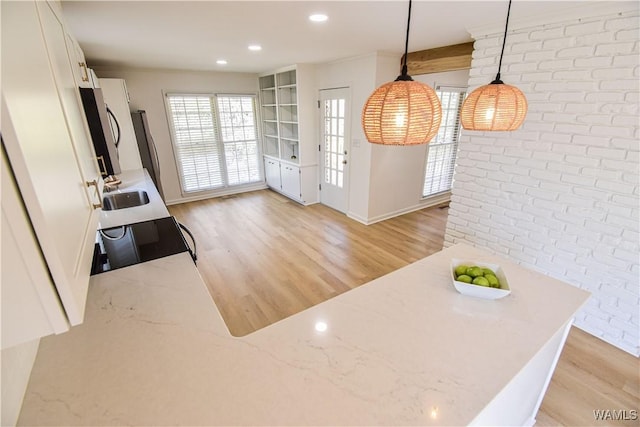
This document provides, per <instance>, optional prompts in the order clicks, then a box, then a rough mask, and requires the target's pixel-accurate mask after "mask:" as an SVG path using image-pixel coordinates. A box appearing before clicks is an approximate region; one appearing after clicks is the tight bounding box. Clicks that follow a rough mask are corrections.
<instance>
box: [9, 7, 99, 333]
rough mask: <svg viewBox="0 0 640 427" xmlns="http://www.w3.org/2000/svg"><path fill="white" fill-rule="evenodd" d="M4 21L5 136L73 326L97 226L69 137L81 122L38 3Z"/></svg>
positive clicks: (86, 280)
mask: <svg viewBox="0 0 640 427" xmlns="http://www.w3.org/2000/svg"><path fill="white" fill-rule="evenodd" d="M43 9H44V8H43ZM45 10H46V9H45ZM49 12H51V10H50V9H49ZM51 13H53V12H51ZM43 18H44V16H43ZM54 18H55V15H54ZM1 19H2V26H1V28H2V30H1V31H2V86H3V87H2V89H3V91H2V138H3V142H4V144H5V148H6V151H7V155H8V158H9V162H10V163H11V167H12V169H13V171H14V174H15V177H16V181H17V184H18V187H19V190H20V193H21V196H22V198H23V200H24V203H25V206H26V208H27V211H28V214H29V218H30V220H31V223H32V225H33V228H34V231H35V234H36V237H37V239H38V243H39V245H40V247H41V250H42V252H43V254H44V258H45V261H46V263H47V266H48V268H49V271H50V272H51V276H52V278H53V280H54V282H55V285H56V289H57V292H58V294H59V296H60V300H61V301H62V304H63V306H64V309H65V312H66V314H67V317H68V319H69V321H70V323H71V324H72V325H75V324H78V323H81V322H82V319H83V317H84V308H85V302H86V295H87V289H88V284H89V273H90V270H91V258H92V254H93V244H94V241H95V231H96V226H97V221H98V211H96V210H94V209H93V206H92V203H91V201H90V197H89V194H88V192H87V184H86V181H85V178H84V176H83V173H82V171H81V169H80V167H79V165H78V160H77V156H78V153H77V152H76V149H75V148H76V147H74V141H73V139H72V136H71V134H70V131H69V129H70V127H72V126H71V125H70V122H74V123H77V121H78V120H81V119H80V118H78V117H73V118H70V117H68V116H67V114H71V113H70V112H69V111H65V110H64V109H63V107H62V103H61V98H60V95H59V93H58V87H57V86H56V80H55V77H54V73H53V70H52V66H51V63H50V55H49V54H50V52H49V51H48V50H47V47H48V45H47V44H45V40H44V36H43V31H42V28H41V26H40V17H39V16H38V9H37V6H36V2H5V3H3V4H2V16H1ZM56 43H62V45H59V44H57V45H56V46H55V49H54V46H52V45H51V43H49V47H51V49H52V51H53V50H55V51H56V52H57V51H58V50H59V49H61V50H65V45H64V38H61V39H59V41H58V42H56ZM51 53H52V52H51ZM67 119H69V122H68V121H67Z"/></svg>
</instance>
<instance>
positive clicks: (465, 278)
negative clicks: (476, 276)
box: [456, 274, 473, 283]
mask: <svg viewBox="0 0 640 427" xmlns="http://www.w3.org/2000/svg"><path fill="white" fill-rule="evenodd" d="M456 280H457V281H458V282H464V283H471V281H472V280H473V279H472V278H471V276H467V275H466V274H461V275H459V276H458V278H457V279H456Z"/></svg>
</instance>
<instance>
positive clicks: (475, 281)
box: [471, 277, 489, 286]
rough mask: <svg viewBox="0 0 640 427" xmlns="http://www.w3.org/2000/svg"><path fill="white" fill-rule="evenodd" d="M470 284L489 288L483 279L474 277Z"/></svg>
mask: <svg viewBox="0 0 640 427" xmlns="http://www.w3.org/2000/svg"><path fill="white" fill-rule="evenodd" d="M471 283H473V284H474V285H478V286H489V281H488V280H487V279H485V278H484V277H476V278H475V279H473V281H472V282H471Z"/></svg>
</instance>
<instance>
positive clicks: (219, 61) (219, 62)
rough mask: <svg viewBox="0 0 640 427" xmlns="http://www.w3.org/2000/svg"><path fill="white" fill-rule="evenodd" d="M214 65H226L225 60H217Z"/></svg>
mask: <svg viewBox="0 0 640 427" xmlns="http://www.w3.org/2000/svg"><path fill="white" fill-rule="evenodd" d="M216 64H218V65H227V60H226V59H218V60H217V61H216Z"/></svg>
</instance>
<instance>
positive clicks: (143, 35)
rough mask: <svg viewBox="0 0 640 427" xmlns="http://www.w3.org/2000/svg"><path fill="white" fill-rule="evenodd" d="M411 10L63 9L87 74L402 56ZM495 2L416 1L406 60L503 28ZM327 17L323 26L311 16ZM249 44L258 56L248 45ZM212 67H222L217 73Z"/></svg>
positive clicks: (556, 4) (163, 4)
mask: <svg viewBox="0 0 640 427" xmlns="http://www.w3.org/2000/svg"><path fill="white" fill-rule="evenodd" d="M587 2H588V0H583V1H557V0H556V1H541V0H538V1H524V0H521V1H518V0H515V1H514V3H513V5H512V7H511V19H512V22H515V20H517V19H520V20H522V17H527V18H529V17H532V16H540V15H545V16H548V15H550V14H553V13H555V12H558V11H561V10H566V9H568V8H575V7H576V6H579V5H580V4H581V3H587ZM408 4H409V2H407V1H405V0H394V1H338V0H334V1H305V0H298V1H237V0H236V1H93V0H90V1H89V0H87V1H77V0H74V1H63V3H62V5H63V10H64V14H65V18H66V20H67V23H68V25H69V26H70V28H71V32H72V33H73V34H74V35H75V37H76V38H77V39H78V41H79V43H80V45H81V47H82V49H83V51H84V52H85V55H86V59H87V62H88V63H89V65H90V66H93V67H95V66H104V67H117V68H162V69H181V70H214V71H233V72H250V73H259V72H264V71H269V70H273V69H277V68H279V67H283V66H287V65H292V64H295V63H323V62H329V61H334V60H339V59H342V58H348V57H354V56H358V55H362V54H367V53H371V52H375V51H381V52H390V53H395V54H398V55H400V54H402V53H403V51H404V42H405V33H406V24H407V9H408ZM507 4H508V2H507V1H506V0H503V1H480V0H476V1H456V0H444V1H442V0H440V1H436V0H415V1H414V2H413V5H412V12H411V15H412V16H411V31H410V36H409V51H410V52H413V51H418V50H423V49H430V48H434V47H441V46H447V45H452V44H458V43H464V42H468V41H471V36H470V35H469V32H468V29H469V28H474V27H476V28H477V27H480V26H486V25H496V28H501V26H502V25H504V20H505V17H506V13H507ZM319 12H321V13H324V14H326V15H328V16H329V19H328V21H326V22H324V23H313V22H311V21H309V20H308V16H309V15H310V14H312V13H319ZM252 43H257V44H260V45H261V46H262V50H261V51H259V52H251V51H249V50H248V49H247V46H248V45H249V44H252ZM217 59H225V60H227V62H228V63H227V65H218V64H216V60H217Z"/></svg>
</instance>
